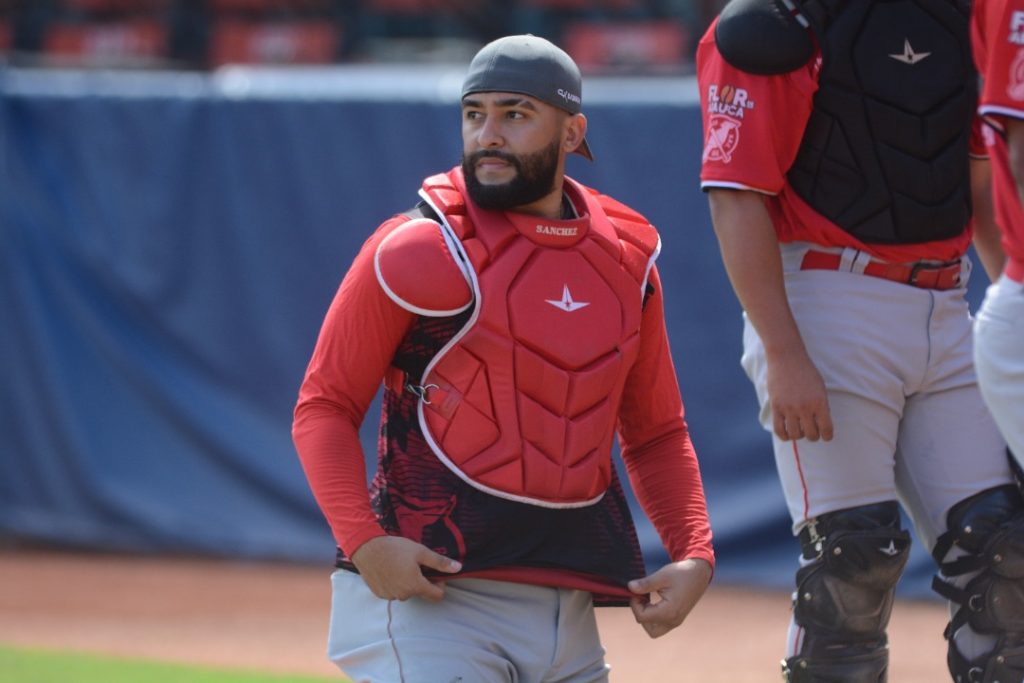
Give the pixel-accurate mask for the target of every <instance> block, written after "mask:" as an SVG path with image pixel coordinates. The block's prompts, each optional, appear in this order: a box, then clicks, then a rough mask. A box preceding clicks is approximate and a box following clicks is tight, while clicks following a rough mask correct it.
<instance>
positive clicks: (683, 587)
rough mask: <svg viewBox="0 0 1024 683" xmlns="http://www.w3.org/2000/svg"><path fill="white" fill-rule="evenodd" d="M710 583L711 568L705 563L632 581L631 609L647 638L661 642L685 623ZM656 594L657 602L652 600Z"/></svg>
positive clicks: (685, 564) (675, 566)
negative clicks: (660, 640) (661, 639)
mask: <svg viewBox="0 0 1024 683" xmlns="http://www.w3.org/2000/svg"><path fill="white" fill-rule="evenodd" d="M710 581H711V565H710V564H708V563H707V562H706V561H705V560H700V559H689V560H683V561H682V562H673V563H672V564H667V565H665V566H664V567H662V568H661V569H659V570H658V571H656V572H654V573H653V574H651V575H650V576H645V577H644V578H642V579H635V580H633V581H630V582H629V590H631V591H633V592H634V593H636V596H635V597H634V598H633V599H631V600H630V602H629V606H630V607H631V608H632V609H633V616H634V617H636V621H637V623H638V624H640V625H641V626H643V627H644V630H645V631H647V635H649V636H650V637H651V638H658V637H661V636H663V635H665V634H666V633H668V632H669V631H671V630H672V629H674V628H675V627H676V626H679V625H680V624H681V623H683V620H684V619H686V616H687V615H688V614H689V613H690V610H692V609H693V606H694V605H696V604H697V601H698V600H700V597H701V596H702V595H704V591H705V590H707V587H708V583H709V582H710ZM655 593H657V595H658V598H659V599H658V601H657V602H654V601H652V600H651V597H652V595H654V594H655Z"/></svg>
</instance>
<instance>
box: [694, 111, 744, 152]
mask: <svg viewBox="0 0 1024 683" xmlns="http://www.w3.org/2000/svg"><path fill="white" fill-rule="evenodd" d="M742 123H743V122H742V121H738V120H737V119H734V118H732V117H731V116H722V115H715V116H712V117H711V118H709V119H708V136H707V139H706V140H705V141H704V158H703V161H721V162H722V163H723V164H728V163H729V162H730V161H732V153H733V152H734V151H735V150H736V146H737V145H738V144H739V143H740V125H741V124H742Z"/></svg>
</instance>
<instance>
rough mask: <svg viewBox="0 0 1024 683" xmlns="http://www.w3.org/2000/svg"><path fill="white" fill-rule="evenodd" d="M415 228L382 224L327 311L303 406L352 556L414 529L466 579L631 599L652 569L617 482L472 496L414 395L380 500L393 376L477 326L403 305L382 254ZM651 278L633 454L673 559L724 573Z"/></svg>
mask: <svg viewBox="0 0 1024 683" xmlns="http://www.w3.org/2000/svg"><path fill="white" fill-rule="evenodd" d="M403 220H404V219H403V218H401V217H396V218H394V219H392V220H390V221H388V222H386V223H385V224H384V225H382V226H381V227H380V228H379V229H378V230H377V231H376V232H375V233H374V234H373V235H372V236H371V237H370V238H369V239H368V240H367V242H366V243H365V244H364V246H363V248H362V250H361V251H360V252H359V254H358V255H357V256H356V258H355V260H354V262H353V264H352V266H351V268H350V270H349V272H348V273H347V275H346V276H345V278H344V280H343V281H342V283H341V287H340V288H339V290H338V292H337V295H336V296H335V298H334V301H333V302H332V304H331V306H330V309H329V310H328V312H327V315H326V318H325V320H324V323H323V327H322V329H321V332H320V337H319V339H318V341H317V345H316V349H315V351H314V353H313V356H312V359H311V360H310V363H309V367H308V369H307V372H306V376H305V380H304V382H303V384H302V387H301V389H300V392H299V401H298V405H297V406H296V409H295V422H294V426H293V436H294V440H295V444H296V447H297V450H298V453H299V457H300V459H301V462H302V465H303V468H304V470H305V472H306V475H307V478H308V480H309V483H310V486H311V488H312V490H313V493H314V496H315V497H316V499H317V501H318V503H319V505H320V507H321V509H322V510H323V513H324V515H325V517H326V518H327V521H328V523H329V525H330V527H331V529H332V531H333V533H334V537H335V539H336V541H337V543H338V546H339V548H340V549H341V550H342V551H343V554H342V559H343V560H344V556H345V555H347V556H351V554H352V553H354V552H355V551H356V550H357V549H358V548H359V547H360V546H361V545H362V544H363V543H365V542H366V541H368V540H370V539H372V538H374V537H376V536H380V535H384V534H386V533H392V534H402V535H406V536H411V537H413V538H414V540H417V541H419V542H423V543H424V544H426V545H428V546H430V547H432V548H433V549H435V550H437V551H438V552H442V553H443V554H448V555H450V556H456V557H457V558H458V559H460V560H462V561H463V564H464V567H465V569H464V575H472V576H490V577H493V578H501V579H506V580H515V581H521V582H526V583H540V584H544V585H558V586H565V587H574V588H582V589H587V590H593V591H595V593H604V594H606V595H611V596H618V597H620V598H621V597H625V596H628V591H627V590H626V589H625V588H624V583H625V581H627V580H629V579H630V578H636V577H637V576H639V575H641V574H642V573H643V566H642V561H641V560H640V558H639V548H638V544H637V543H636V537H635V531H634V529H633V525H632V521H631V519H630V518H629V512H628V506H626V504H625V498H624V496H623V495H622V491H621V487H620V486H619V483H618V481H617V480H616V481H615V482H613V486H612V488H611V489H610V490H609V493H608V494H607V495H606V496H605V497H604V498H603V499H602V501H601V502H600V503H597V504H595V505H593V506H590V507H589V508H584V509H577V510H551V509H544V508H538V507H536V506H531V505H527V504H523V503H516V502H511V501H505V500H501V499H498V498H495V497H493V496H489V495H487V494H485V493H482V492H479V491H476V490H475V489H471V488H470V487H468V486H466V485H465V484H464V483H463V482H461V481H460V480H458V479H457V478H456V477H454V475H452V474H451V473H450V472H448V470H446V469H445V468H444V466H443V465H441V464H440V461H439V460H438V459H437V458H436V456H434V455H433V454H432V453H431V452H430V450H429V448H427V447H426V444H425V443H424V442H423V437H422V433H421V431H420V426H419V424H418V422H417V420H416V412H415V400H416V397H415V396H414V395H411V394H409V393H408V392H401V391H398V392H396V391H392V390H390V389H386V391H385V398H384V416H383V422H384V425H385V429H384V430H382V436H381V443H380V453H379V457H380V467H379V469H378V472H377V475H376V478H375V481H374V485H373V487H372V490H371V494H370V495H367V490H366V484H365V482H366V469H365V464H364V463H365V460H364V455H363V452H362V448H361V445H360V440H359V426H360V424H361V423H362V421H363V419H364V416H365V414H366V411H367V409H368V407H369V405H370V403H371V402H372V400H373V398H374V397H375V395H376V393H377V391H378V388H379V387H380V385H381V380H382V378H384V377H386V376H387V375H388V373H389V372H390V373H393V372H395V367H398V368H402V367H403V365H408V364H409V363H410V362H411V363H413V364H415V362H416V359H417V358H419V359H420V361H421V364H422V363H425V361H426V360H429V358H430V357H431V356H432V355H433V354H434V353H436V351H437V349H439V348H440V346H441V345H443V343H444V342H445V341H447V339H448V338H450V337H451V335H452V334H454V332H455V331H456V330H458V329H459V327H461V325H462V323H463V322H464V318H461V317H460V316H455V317H454V318H443V319H436V318H423V317H420V316H417V315H416V314H414V313H411V312H409V311H407V310H405V309H403V308H401V307H400V306H398V305H397V304H395V303H394V302H393V301H392V300H391V299H390V298H389V297H388V296H387V294H386V293H385V292H384V290H383V289H382V287H381V286H380V284H379V283H378V280H377V277H376V274H375V272H374V263H373V256H374V254H375V252H376V250H377V247H378V245H379V244H380V242H381V240H382V239H383V238H384V237H385V236H386V235H387V234H388V233H390V232H391V231H392V230H393V229H395V228H396V227H397V226H398V225H400V224H401V223H402V222H403ZM424 277H425V278H429V274H427V273H424ZM649 282H650V284H651V287H652V289H653V292H652V294H651V295H650V296H649V298H648V300H647V302H646V306H645V309H644V313H643V317H642V323H641V349H640V353H639V355H638V359H637V361H636V363H635V364H634V365H633V367H632V368H631V369H630V370H629V376H628V379H627V382H626V385H625V390H624V394H623V399H622V408H621V410H620V413H619V416H618V418H619V420H618V433H619V439H620V446H621V451H622V457H623V461H624V463H625V465H626V469H627V472H628V475H629V479H630V481H631V483H632V486H633V489H634V492H635V494H636V496H637V499H638V500H639V502H640V504H641V506H642V508H643V509H644V511H645V512H646V514H647V515H648V516H649V518H650V519H651V521H652V523H653V524H654V526H655V528H656V530H657V531H658V533H659V535H660V536H661V538H662V540H663V541H664V543H665V545H666V547H667V549H668V551H669V554H670V556H671V558H672V559H673V560H682V559H685V558H701V559H704V560H706V561H708V562H709V563H712V565H713V563H714V555H713V552H712V548H711V530H710V525H709V523H708V517H707V509H706V504H705V499H704V493H703V487H702V484H701V478H700V472H699V468H698V463H697V458H696V454H695V452H694V449H693V446H692V443H691V441H690V437H689V433H688V430H687V426H686V422H685V421H684V419H683V405H682V401H681V398H680V395H679V389H678V384H677V381H676V375H675V369H674V367H673V363H672V357H671V353H670V350H669V344H668V338H667V335H666V332H665V322H664V316H663V309H662V293H661V284H660V281H659V279H658V275H657V272H656V271H652V273H651V277H650V281H649ZM619 536H622V538H619ZM616 555H622V556H629V555H632V556H630V557H625V559H623V558H617V557H615V556H616ZM625 565H628V569H624V566H625Z"/></svg>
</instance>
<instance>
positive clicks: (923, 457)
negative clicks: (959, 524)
mask: <svg viewBox="0 0 1024 683" xmlns="http://www.w3.org/2000/svg"><path fill="white" fill-rule="evenodd" d="M896 476H897V482H898V485H899V489H900V497H901V500H902V501H903V503H904V504H905V507H906V509H907V512H908V513H909V514H910V516H911V518H912V519H913V522H914V526H915V527H916V528H917V531H918V533H919V535H920V536H921V540H922V542H924V543H925V544H926V546H927V547H928V548H929V549H930V548H931V547H932V546H933V545H934V544H935V541H936V539H937V538H938V536H939V535H940V534H942V533H943V532H944V531H945V530H946V515H947V513H948V511H949V509H950V508H951V507H952V506H953V505H955V504H956V503H958V502H960V501H962V500H964V499H965V498H969V497H970V496H973V495H974V494H976V493H978V492H980V491H984V490H986V489H990V488H993V487H996V486H1001V485H1003V484H1006V483H1009V482H1011V481H1012V474H1011V472H1010V467H1009V464H1008V461H1007V458H1006V444H1005V441H1004V439H1003V437H1002V436H1001V435H1000V434H999V430H998V429H997V428H996V425H995V422H994V421H993V419H992V416H991V414H990V413H989V411H988V408H987V407H986V406H985V403H984V401H983V400H982V398H981V393H980V392H979V390H978V387H977V385H974V384H968V385H966V386H962V387H958V388H955V389H949V390H946V391H940V392H936V393H929V394H917V395H915V396H912V397H910V398H908V399H907V404H906V408H905V412H904V416H903V421H902V425H901V431H900V439H899V447H898V450H897V455H896Z"/></svg>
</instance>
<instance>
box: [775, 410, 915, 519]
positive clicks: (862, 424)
mask: <svg viewBox="0 0 1024 683" xmlns="http://www.w3.org/2000/svg"><path fill="white" fill-rule="evenodd" d="M829 405H830V407H831V412H832V421H833V425H834V436H833V438H832V440H831V441H821V440H819V441H808V440H807V439H800V440H797V441H782V440H781V439H779V438H778V437H774V436H773V437H772V442H773V446H774V450H775V465H776V467H777V469H778V472H779V477H780V480H781V482H782V487H783V491H784V493H785V495H786V503H787V505H788V506H789V512H790V516H791V517H792V519H793V529H794V532H795V531H797V530H799V528H800V527H801V526H802V525H803V523H804V522H805V521H807V520H808V519H812V518H814V517H818V516H820V515H822V514H824V513H826V512H832V511H834V510H841V509H844V508H851V507H857V506H859V505H868V504H871V503H879V502H882V501H886V500H896V498H897V493H896V478H895V473H894V452H895V447H896V435H897V433H898V428H899V414H898V413H896V412H895V411H894V410H893V409H891V408H888V407H886V406H883V405H882V404H880V403H878V402H877V401H873V400H870V399H866V398H864V397H860V396H856V395H853V394H849V393H846V392H833V391H830V392H829Z"/></svg>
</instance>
